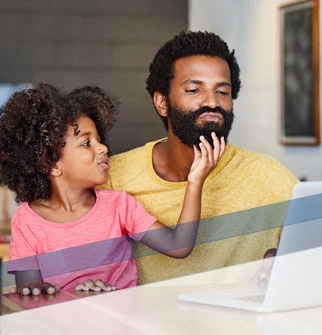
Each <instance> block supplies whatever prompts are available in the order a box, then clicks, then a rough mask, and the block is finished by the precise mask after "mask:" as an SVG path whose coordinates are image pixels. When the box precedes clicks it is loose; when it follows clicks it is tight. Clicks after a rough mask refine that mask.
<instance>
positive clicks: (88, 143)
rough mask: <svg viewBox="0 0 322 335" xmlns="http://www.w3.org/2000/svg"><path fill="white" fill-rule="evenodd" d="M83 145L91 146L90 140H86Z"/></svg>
mask: <svg viewBox="0 0 322 335" xmlns="http://www.w3.org/2000/svg"><path fill="white" fill-rule="evenodd" d="M82 146H83V147H89V146H90V141H86V142H84V143H82Z"/></svg>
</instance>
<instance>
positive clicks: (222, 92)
mask: <svg viewBox="0 0 322 335" xmlns="http://www.w3.org/2000/svg"><path fill="white" fill-rule="evenodd" d="M217 93H219V94H222V95H228V94H229V93H228V92H225V91H217Z"/></svg>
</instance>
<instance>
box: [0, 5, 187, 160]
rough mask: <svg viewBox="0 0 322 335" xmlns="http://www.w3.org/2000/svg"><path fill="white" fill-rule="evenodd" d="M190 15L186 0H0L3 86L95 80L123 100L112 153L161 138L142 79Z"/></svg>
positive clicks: (67, 86)
mask: <svg viewBox="0 0 322 335" xmlns="http://www.w3.org/2000/svg"><path fill="white" fill-rule="evenodd" d="M187 13H188V5H187V0H29V1H26V0H0V45H1V50H0V83H20V82H31V83H37V82H39V81H49V82H52V83H54V84H56V85H59V86H61V87H63V88H65V89H72V88H74V87H76V86H81V85H86V84H96V85H99V86H100V87H102V88H104V89H106V90H109V91H111V92H112V93H113V94H115V95H117V96H118V97H119V99H120V100H121V103H122V106H121V112H120V115H119V117H118V120H117V122H116V124H115V127H114V129H113V130H112V132H111V135H110V142H111V149H112V153H113V154H114V153H118V152H122V151H125V150H128V149H131V148H134V147H136V146H139V145H142V144H144V143H145V142H146V141H149V140H152V139H156V138H159V137H161V136H164V135H165V131H164V129H163V125H162V124H161V120H159V118H158V116H157V115H156V113H155V111H154V109H153V106H152V102H151V99H150V97H149V95H148V93H147V91H146V90H145V79H146V76H147V73H148V66H149V64H150V62H151V60H152V57H153V55H154V54H155V52H156V51H157V49H158V48H159V47H160V46H161V45H162V44H163V43H164V42H165V41H167V40H168V39H169V38H171V37H172V36H173V35H174V34H177V33H178V32H180V31H181V30H186V29H187V25H188V19H187Z"/></svg>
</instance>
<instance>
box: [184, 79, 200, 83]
mask: <svg viewBox="0 0 322 335" xmlns="http://www.w3.org/2000/svg"><path fill="white" fill-rule="evenodd" d="M202 83H203V81H202V80H199V79H187V80H185V81H184V82H183V84H202Z"/></svg>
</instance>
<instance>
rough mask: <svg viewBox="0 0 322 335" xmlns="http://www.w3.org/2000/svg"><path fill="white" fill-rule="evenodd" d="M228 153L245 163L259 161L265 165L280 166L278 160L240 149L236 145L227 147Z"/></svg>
mask: <svg viewBox="0 0 322 335" xmlns="http://www.w3.org/2000/svg"><path fill="white" fill-rule="evenodd" d="M226 152H227V156H229V158H233V159H238V160H245V161H258V162H263V163H267V162H271V163H277V164H280V163H279V162H278V161H277V159H276V158H274V157H273V156H271V155H269V154H265V153H260V152H256V151H252V150H249V149H246V148H243V147H239V146H237V145H234V144H229V145H227V150H226Z"/></svg>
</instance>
